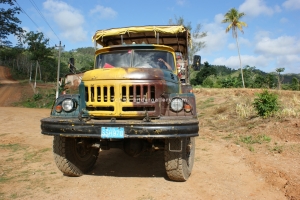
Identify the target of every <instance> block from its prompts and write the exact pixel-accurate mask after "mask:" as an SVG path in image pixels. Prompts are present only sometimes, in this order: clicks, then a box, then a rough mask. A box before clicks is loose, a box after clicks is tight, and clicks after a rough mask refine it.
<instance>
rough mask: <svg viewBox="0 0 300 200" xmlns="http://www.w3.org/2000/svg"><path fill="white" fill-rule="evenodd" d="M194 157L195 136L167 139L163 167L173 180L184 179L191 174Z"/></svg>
mask: <svg viewBox="0 0 300 200" xmlns="http://www.w3.org/2000/svg"><path fill="white" fill-rule="evenodd" d="M194 157H195V138H194V137H188V138H176V139H167V140H166V142H165V168H166V172H167V175H168V177H169V178H170V179H171V180H173V181H186V180H187V179H188V178H189V176H190V175H191V172H192V169H193V165H194Z"/></svg>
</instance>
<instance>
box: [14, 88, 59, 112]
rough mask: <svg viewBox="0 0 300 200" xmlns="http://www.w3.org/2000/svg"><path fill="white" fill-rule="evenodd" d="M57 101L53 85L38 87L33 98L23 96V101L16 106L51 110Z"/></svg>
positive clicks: (26, 95)
mask: <svg viewBox="0 0 300 200" xmlns="http://www.w3.org/2000/svg"><path fill="white" fill-rule="evenodd" d="M54 101H55V87H54V85H53V84H43V85H41V86H37V87H36V89H35V93H34V94H33V95H32V96H28V94H23V96H22V100H21V101H20V102H17V103H15V105H14V106H19V107H26V108H51V107H52V105H53V103H54Z"/></svg>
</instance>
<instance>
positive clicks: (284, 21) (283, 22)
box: [280, 17, 289, 24]
mask: <svg viewBox="0 0 300 200" xmlns="http://www.w3.org/2000/svg"><path fill="white" fill-rule="evenodd" d="M287 22H289V20H288V19H287V18H285V17H283V18H281V19H280V23H282V24H285V23H287Z"/></svg>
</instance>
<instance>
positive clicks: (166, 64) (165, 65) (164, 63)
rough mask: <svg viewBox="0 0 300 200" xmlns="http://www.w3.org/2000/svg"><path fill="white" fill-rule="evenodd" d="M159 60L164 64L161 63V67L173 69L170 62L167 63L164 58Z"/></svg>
mask: <svg viewBox="0 0 300 200" xmlns="http://www.w3.org/2000/svg"><path fill="white" fill-rule="evenodd" d="M158 61H159V62H161V63H162V64H163V65H160V68H164V67H167V68H168V70H171V71H172V70H173V69H172V67H171V66H170V65H169V63H167V62H166V61H165V60H164V59H162V58H159V59H158Z"/></svg>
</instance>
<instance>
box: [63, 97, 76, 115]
mask: <svg viewBox="0 0 300 200" xmlns="http://www.w3.org/2000/svg"><path fill="white" fill-rule="evenodd" d="M61 105H62V108H63V110H64V111H65V112H70V111H71V110H72V109H73V108H74V101H73V100H72V99H65V100H63V102H62V104H61Z"/></svg>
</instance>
